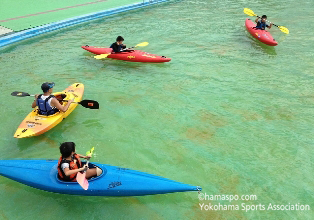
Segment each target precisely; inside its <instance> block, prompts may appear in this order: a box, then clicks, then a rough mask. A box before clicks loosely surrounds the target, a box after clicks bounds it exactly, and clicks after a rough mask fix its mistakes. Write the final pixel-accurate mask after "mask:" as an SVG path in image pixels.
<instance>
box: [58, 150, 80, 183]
mask: <svg viewBox="0 0 314 220" xmlns="http://www.w3.org/2000/svg"><path fill="white" fill-rule="evenodd" d="M74 160H76V162H75V161H74ZM63 163H68V164H69V169H70V170H75V169H79V168H81V167H82V163H81V160H80V157H79V156H78V155H77V154H74V155H73V158H72V160H66V159H64V158H62V156H61V157H60V158H59V161H58V177H59V179H61V180H64V181H73V182H75V181H76V174H77V173H74V174H71V175H70V176H67V175H65V173H64V171H63V169H62V168H61V165H62V164H63Z"/></svg>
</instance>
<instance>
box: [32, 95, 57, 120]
mask: <svg viewBox="0 0 314 220" xmlns="http://www.w3.org/2000/svg"><path fill="white" fill-rule="evenodd" d="M41 96H42V94H41V95H39V96H38V98H37V100H36V103H37V106H38V114H40V115H47V116H48V115H53V114H55V113H56V112H58V111H59V110H58V109H57V108H55V107H51V105H49V103H48V101H49V99H51V98H54V96H53V95H50V96H48V97H47V98H46V99H45V100H43V99H41Z"/></svg>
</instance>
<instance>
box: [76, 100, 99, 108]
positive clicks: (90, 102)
mask: <svg viewBox="0 0 314 220" xmlns="http://www.w3.org/2000/svg"><path fill="white" fill-rule="evenodd" d="M78 104H80V105H82V106H83V107H85V108H90V109H99V103H98V102H97V101H94V100H82V101H80V102H79V103H78Z"/></svg>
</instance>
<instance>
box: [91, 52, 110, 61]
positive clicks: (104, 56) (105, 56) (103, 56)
mask: <svg viewBox="0 0 314 220" xmlns="http://www.w3.org/2000/svg"><path fill="white" fill-rule="evenodd" d="M109 55H110V53H108V54H100V55H96V56H94V58H95V59H97V60H100V59H104V58H107V56H109Z"/></svg>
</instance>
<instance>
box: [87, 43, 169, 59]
mask: <svg viewBox="0 0 314 220" xmlns="http://www.w3.org/2000/svg"><path fill="white" fill-rule="evenodd" d="M82 48H83V49H84V50H87V51H89V52H91V53H93V54H96V55H100V54H108V53H110V55H109V56H108V57H107V58H111V59H116V60H124V61H129V62H146V63H164V62H169V61H170V60H171V58H167V57H165V56H158V55H155V54H150V53H146V52H144V51H140V50H133V51H128V52H120V53H112V49H111V48H100V47H92V46H88V45H86V46H82Z"/></svg>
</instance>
